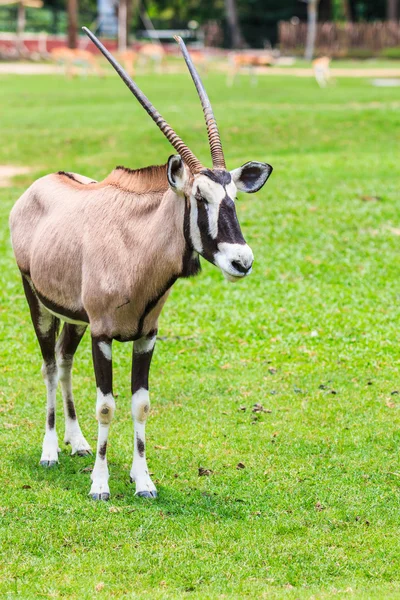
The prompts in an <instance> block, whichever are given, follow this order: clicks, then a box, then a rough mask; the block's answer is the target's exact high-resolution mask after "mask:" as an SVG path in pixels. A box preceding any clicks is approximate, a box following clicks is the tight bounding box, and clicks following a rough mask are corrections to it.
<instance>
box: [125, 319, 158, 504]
mask: <svg viewBox="0 0 400 600" xmlns="http://www.w3.org/2000/svg"><path fill="white" fill-rule="evenodd" d="M156 333H157V332H156V331H153V332H152V333H151V334H149V335H148V336H146V337H142V338H140V339H139V340H137V341H136V342H134V344H133V360H132V418H133V426H134V450H133V463H132V469H131V481H132V482H133V481H134V482H135V483H136V495H137V496H144V497H146V498H156V497H157V490H156V488H155V485H154V483H153V482H152V480H151V478H150V475H149V470H148V468H147V461H146V451H145V448H146V439H145V424H146V419H147V416H148V414H149V411H150V401H149V370H150V363H151V357H152V355H153V349H154V345H155V343H156Z"/></svg>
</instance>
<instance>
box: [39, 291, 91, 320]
mask: <svg viewBox="0 0 400 600" xmlns="http://www.w3.org/2000/svg"><path fill="white" fill-rule="evenodd" d="M32 285H33V284H32ZM34 289H35V293H36V295H37V297H38V298H39V300H40V302H41V303H42V304H43V306H45V307H46V308H48V309H49V310H51V311H53V312H55V313H57V314H58V315H60V316H61V317H67V319H72V320H73V321H82V322H83V323H89V317H88V314H87V312H86V310H85V309H84V308H82V309H80V310H71V309H69V308H64V307H63V306H60V305H59V304H56V303H55V302H52V300H49V299H48V298H46V296H43V294H41V293H40V292H38V291H37V289H36V288H34Z"/></svg>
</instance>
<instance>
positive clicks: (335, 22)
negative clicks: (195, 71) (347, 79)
mask: <svg viewBox="0 0 400 600" xmlns="http://www.w3.org/2000/svg"><path fill="white" fill-rule="evenodd" d="M82 25H86V26H89V27H90V28H91V29H92V30H93V31H94V32H95V33H96V34H97V35H98V36H101V37H102V38H103V40H104V41H105V42H106V45H107V47H108V48H110V49H112V50H116V49H118V50H119V51H120V52H125V51H126V50H127V49H131V51H134V52H136V53H138V54H139V55H140V54H141V53H142V54H143V56H144V57H145V58H146V59H149V60H152V61H153V62H158V63H161V62H162V61H163V60H164V58H165V57H166V56H168V55H169V54H171V53H173V52H175V46H174V44H172V42H173V36H174V35H175V34H177V33H178V34H179V35H181V36H182V37H183V38H184V39H185V40H186V41H187V42H188V43H190V44H191V45H192V46H193V47H197V48H198V54H197V57H196V58H197V60H198V62H199V63H200V62H207V59H208V58H209V57H210V56H212V55H213V50H214V52H216V50H217V49H223V50H228V49H234V50H236V51H237V52H238V53H242V54H244V55H247V60H245V59H244V60H243V61H242V64H240V67H243V66H247V67H248V66H252V67H256V66H257V67H267V66H271V65H273V64H276V62H277V61H278V60H279V58H280V57H305V58H306V59H308V60H311V59H312V58H313V57H315V56H321V55H326V56H328V57H329V58H349V59H368V58H373V57H375V58H382V59H396V58H400V27H399V1H398V0H216V1H212V0H190V1H183V0H0V59H15V58H24V59H30V60H41V59H49V58H54V59H55V60H57V61H58V62H62V61H64V62H66V61H67V55H65V56H63V55H62V54H60V53H57V52H56V53H55V54H54V50H56V49H60V48H69V49H70V50H77V49H79V50H86V49H87V50H89V51H90V52H93V51H94V50H93V48H92V47H91V44H89V42H88V40H87V39H86V37H83V36H82V34H81V33H80V27H81V26H82ZM251 50H259V51H260V52H259V56H258V61H257V60H256V59H255V58H254V59H253V60H252V59H251V58H249V55H250V56H251ZM261 51H263V52H261ZM253 55H254V52H253ZM214 56H215V54H214ZM76 58H77V60H78V59H79V61H80V62H85V61H86V62H87V63H88V65H87V66H90V63H91V61H90V57H89V59H88V58H87V57H85V55H83V54H82V55H81V56H80V57H78V56H76ZM137 58H139V57H136V56H132V57H131V59H130V61H131V63H132V65H133V63H134V62H136V59H137ZM71 60H72V55H71V54H70V56H69V59H68V62H71ZM233 62H235V61H233ZM236 62H239V63H240V61H236ZM286 64H287V63H286ZM92 66H93V65H92ZM237 66H239V65H237Z"/></svg>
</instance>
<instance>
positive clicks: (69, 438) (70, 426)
mask: <svg viewBox="0 0 400 600" xmlns="http://www.w3.org/2000/svg"><path fill="white" fill-rule="evenodd" d="M85 330H86V325H83V326H80V325H73V324H71V323H65V324H64V327H63V330H62V333H61V335H60V337H59V339H58V341H57V344H56V354H57V365H58V373H59V379H60V383H61V391H62V397H63V405H64V415H65V436H64V443H65V444H71V454H78V455H80V456H85V455H87V454H91V449H90V446H89V444H88V443H87V441H86V440H85V438H84V436H83V434H82V431H81V428H80V426H79V423H78V417H77V415H76V410H75V403H74V396H73V393H72V364H73V360H74V354H75V352H76V349H77V348H78V345H79V342H80V341H81V339H82V337H83V334H84V333H85Z"/></svg>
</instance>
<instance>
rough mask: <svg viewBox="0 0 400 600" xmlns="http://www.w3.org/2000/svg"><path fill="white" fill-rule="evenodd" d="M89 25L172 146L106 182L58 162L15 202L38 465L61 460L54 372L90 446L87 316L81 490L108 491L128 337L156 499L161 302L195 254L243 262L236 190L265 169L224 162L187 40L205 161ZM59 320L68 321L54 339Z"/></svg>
mask: <svg viewBox="0 0 400 600" xmlns="http://www.w3.org/2000/svg"><path fill="white" fill-rule="evenodd" d="M84 30H85V32H86V33H87V35H88V36H89V37H90V39H91V40H92V41H93V42H94V44H95V45H96V46H97V47H98V48H99V49H100V50H101V52H102V53H103V54H104V56H105V57H106V58H107V59H108V61H109V62H110V63H111V65H112V66H113V67H114V69H115V70H116V71H117V73H118V74H119V76H120V77H121V78H122V80H123V81H124V83H125V84H126V85H127V86H128V88H129V89H130V90H131V92H132V93H133V94H134V96H135V97H136V98H137V99H138V101H139V102H140V104H141V105H142V106H143V108H144V109H145V110H146V111H147V113H148V114H149V115H150V117H151V118H152V119H153V120H154V121H155V123H156V124H157V125H158V127H159V128H160V130H161V131H162V133H163V134H164V135H165V136H166V138H167V139H168V140H169V142H170V143H171V144H172V146H173V147H174V148H175V150H176V152H177V154H175V155H173V156H170V158H169V159H168V161H167V163H166V164H164V165H161V166H151V167H146V168H143V169H138V170H131V169H126V168H124V167H117V168H116V169H114V170H113V171H112V172H111V173H110V175H108V176H107V177H106V178H105V179H104V181H101V182H96V181H94V180H92V179H90V178H88V177H84V176H82V175H76V174H74V173H68V172H64V171H59V172H58V173H54V174H51V175H47V176H45V177H42V178H41V179H38V180H37V181H35V182H34V183H33V184H32V185H31V187H30V188H29V189H28V190H27V191H26V192H25V193H24V194H23V195H22V196H21V198H20V199H19V200H18V201H17V203H16V204H15V206H14V208H13V209H12V212H11V216H10V227H11V235H12V245H13V250H14V253H15V257H16V261H17V264H18V267H19V269H20V271H21V275H22V282H23V286H24V290H25V294H26V298H27V301H28V304H29V308H30V313H31V317H32V321H33V326H34V329H35V332H36V335H37V338H38V341H39V345H40V349H41V352H42V355H43V366H42V374H43V377H44V381H45V384H46V388H47V417H46V430H45V435H44V440H43V449H42V456H41V459H40V464H41V465H43V466H46V467H47V466H48V467H51V466H53V465H56V464H57V462H58V453H59V452H60V450H59V447H58V438H57V433H56V428H55V406H56V388H57V383H58V381H60V382H61V391H62V396H63V404H64V413H65V419H66V425H65V439H64V442H65V443H66V444H70V445H71V450H72V454H78V455H85V454H89V453H90V452H91V450H90V446H89V444H88V443H87V441H86V440H85V438H84V436H83V434H82V431H81V429H80V426H79V423H78V418H77V414H76V410H75V404H74V399H73V393H72V384H71V370H72V361H73V357H74V353H75V351H76V349H77V347H78V344H79V342H80V341H81V338H82V336H83V334H84V332H85V330H86V328H87V326H88V325H89V326H90V331H91V338H92V354H93V363H94V372H95V379H96V386H97V402H96V418H97V421H98V441H97V452H96V460H95V465H94V468H93V471H92V474H91V479H92V486H91V489H90V492H89V494H90V495H91V497H92V498H93V499H94V500H108V498H109V497H110V490H109V485H108V479H109V473H108V466H107V459H106V450H107V438H108V432H109V427H110V423H111V421H112V419H113V416H114V412H115V401H114V398H113V389H112V355H111V346H112V342H113V340H118V341H121V342H127V341H133V362H132V417H133V420H134V452H133V463H132V468H131V471H130V476H131V481H132V482H135V484H136V494H137V495H138V496H145V497H152V498H154V497H156V495H157V492H156V488H155V486H154V484H153V482H152V480H151V478H150V475H149V472H148V468H147V463H146V456H145V423H146V419H147V417H148V414H149V409H150V402H149V391H148V388H149V385H148V378H149V368H150V362H151V358H152V354H153V350H154V345H155V343H156V334H157V323H158V317H159V315H160V312H161V310H162V308H163V305H164V303H165V301H166V299H167V296H168V294H169V292H170V290H171V287H172V285H173V284H174V282H175V281H176V280H177V279H178V278H179V277H190V276H192V275H196V274H197V273H199V271H200V263H199V255H201V256H203V257H204V258H205V259H206V260H208V261H209V262H210V263H212V264H214V265H215V266H217V267H219V268H220V270H221V271H222V273H223V275H224V276H225V277H226V278H227V279H228V280H229V281H238V280H240V279H242V278H243V277H245V276H246V275H248V274H249V273H250V272H251V269H252V264H253V253H252V251H251V249H250V247H249V246H248V245H247V244H246V242H245V240H244V238H243V235H242V232H241V229H240V226H239V222H238V219H237V216H236V210H235V196H236V191H237V190H241V191H244V192H256V191H257V190H259V189H260V188H261V187H262V186H263V185H264V184H265V182H266V180H267V178H268V177H269V175H270V173H271V171H272V167H271V166H270V165H268V164H266V163H261V162H247V163H246V164H244V165H243V166H242V167H239V168H238V169H234V170H233V171H228V170H227V169H226V167H225V159H224V154H223V151H222V145H221V141H220V136H219V132H218V128H217V124H216V122H215V119H214V115H213V111H212V107H211V104H210V102H209V99H208V96H207V93H206V91H205V89H204V87H203V84H202V82H201V80H200V78H199V76H198V73H197V71H196V70H195V68H194V66H193V63H192V61H191V59H190V56H189V54H188V51H187V49H186V46H185V44H184V43H183V41H182V40H181V39H180V38H177V41H178V43H179V45H180V48H181V51H182V53H183V56H184V58H185V61H186V63H187V66H188V68H189V71H190V74H191V76H192V78H193V81H194V83H195V86H196V89H197V92H198V95H199V98H200V101H201V105H202V108H203V111H204V115H205V120H206V125H207V133H208V138H209V145H210V149H211V157H212V165H213V166H212V169H208V168H205V167H204V166H203V165H202V164H201V162H200V161H199V160H198V159H197V158H196V157H195V155H194V154H193V153H192V152H191V150H190V149H189V147H188V146H186V144H184V142H183V141H182V140H181V139H180V138H179V137H178V135H177V134H176V133H175V131H174V130H173V129H172V128H171V127H170V126H169V125H168V124H167V123H166V121H165V120H164V119H163V118H162V116H161V115H160V113H159V112H157V110H156V109H155V108H154V106H153V105H152V104H151V103H150V101H149V100H148V99H147V98H146V96H145V95H144V94H143V93H142V92H141V90H140V89H139V88H138V87H137V85H136V84H135V83H134V82H133V81H132V80H131V79H130V78H129V76H128V75H127V74H126V72H125V71H124V70H123V69H122V68H121V66H120V65H119V64H118V63H117V62H116V61H115V60H114V58H113V57H112V56H111V55H110V53H109V52H108V51H107V50H106V48H104V46H103V45H102V44H101V43H100V42H99V40H98V39H97V38H96V37H95V36H94V35H93V34H92V33H91V32H90V31H89V30H88V29H86V28H84ZM60 319H61V320H62V321H64V326H63V329H62V332H61V334H60V336H59V337H58V339H57V334H58V327H59V323H60Z"/></svg>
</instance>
